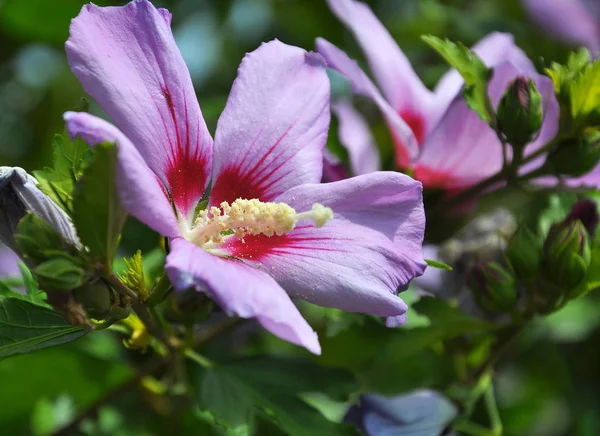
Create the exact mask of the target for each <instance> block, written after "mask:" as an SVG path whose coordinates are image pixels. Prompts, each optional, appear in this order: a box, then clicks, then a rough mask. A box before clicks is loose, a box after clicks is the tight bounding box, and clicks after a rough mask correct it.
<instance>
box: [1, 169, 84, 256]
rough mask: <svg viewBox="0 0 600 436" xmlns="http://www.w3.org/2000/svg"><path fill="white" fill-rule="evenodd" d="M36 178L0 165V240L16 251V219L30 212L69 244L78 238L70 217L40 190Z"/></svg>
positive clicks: (18, 219)
mask: <svg viewBox="0 0 600 436" xmlns="http://www.w3.org/2000/svg"><path fill="white" fill-rule="evenodd" d="M37 184H38V182H37V180H36V179H34V178H33V177H32V176H30V175H29V174H27V172H25V170H24V169H22V168H18V167H0V242H2V243H4V244H5V245H7V246H8V247H9V248H10V249H12V250H14V251H17V249H16V242H15V236H14V235H15V232H16V231H17V226H18V225H19V221H21V219H22V218H23V217H24V216H25V214H27V213H28V212H32V213H34V214H36V215H38V216H39V217H41V218H43V219H44V220H45V221H46V222H47V223H48V224H50V225H51V226H52V228H53V229H54V230H56V231H57V232H58V233H59V234H60V235H61V236H62V237H63V239H64V240H65V241H66V242H68V243H69V244H71V245H75V246H79V245H80V242H79V238H78V237H77V232H76V231H75V227H74V226H73V223H72V222H71V218H69V216H68V215H67V214H66V213H65V211H64V210H62V209H61V208H60V207H59V206H58V205H57V204H56V203H55V202H54V201H53V200H52V199H51V198H50V197H48V196H47V195H46V194H44V193H43V192H42V191H40V190H39V189H38V187H37Z"/></svg>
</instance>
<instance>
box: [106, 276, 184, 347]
mask: <svg viewBox="0 0 600 436" xmlns="http://www.w3.org/2000/svg"><path fill="white" fill-rule="evenodd" d="M106 280H107V281H108V282H109V283H110V284H111V285H112V287H113V289H114V290H115V291H116V292H117V293H118V294H119V295H120V296H121V297H126V298H127V299H128V300H129V304H130V305H131V308H132V309H133V311H134V312H135V314H136V315H137V316H138V318H139V319H140V321H142V323H143V324H144V326H146V329H147V330H148V332H149V333H150V334H151V335H152V336H154V337H155V338H156V339H158V340H159V341H160V342H162V343H163V344H164V345H165V346H166V347H167V349H168V350H169V351H170V352H172V351H173V350H174V347H173V344H172V343H171V341H170V340H169V338H168V337H167V335H166V334H165V332H164V331H163V330H162V329H161V328H160V326H159V325H158V323H157V322H156V320H155V319H154V317H153V316H152V314H151V313H150V311H149V310H148V308H147V307H146V306H145V305H144V304H143V303H141V302H140V300H139V299H138V295H137V294H136V293H135V292H134V291H132V290H131V289H129V288H128V287H127V286H125V285H124V284H123V283H122V282H121V281H120V280H119V279H118V278H117V276H115V275H111V276H109V277H106Z"/></svg>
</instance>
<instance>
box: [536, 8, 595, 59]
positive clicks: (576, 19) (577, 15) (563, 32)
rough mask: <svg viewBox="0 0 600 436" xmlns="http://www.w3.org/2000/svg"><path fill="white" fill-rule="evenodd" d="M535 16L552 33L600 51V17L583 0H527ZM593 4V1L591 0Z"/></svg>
mask: <svg viewBox="0 0 600 436" xmlns="http://www.w3.org/2000/svg"><path fill="white" fill-rule="evenodd" d="M524 4H525V8H526V10H527V12H528V13H529V15H530V17H531V19H532V20H533V21H534V22H536V23H537V24H539V25H540V26H541V27H543V28H544V29H545V30H546V31H548V32H549V33H550V34H553V35H555V36H557V37H558V38H560V39H562V40H564V41H566V42H569V43H572V44H574V45H583V46H585V47H587V48H588V49H589V50H590V51H591V52H592V53H593V54H597V53H598V52H600V20H599V19H598V17H594V14H593V13H592V11H590V10H589V9H588V8H587V7H586V4H585V2H584V1H581V0H524ZM588 4H589V6H590V7H592V6H593V5H592V2H591V1H590V2H588ZM590 9H591V8H590Z"/></svg>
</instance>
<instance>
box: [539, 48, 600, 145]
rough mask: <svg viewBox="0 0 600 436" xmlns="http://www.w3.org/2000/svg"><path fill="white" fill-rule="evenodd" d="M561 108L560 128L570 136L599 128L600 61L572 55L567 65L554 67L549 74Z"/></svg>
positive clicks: (585, 54)
mask: <svg viewBox="0 0 600 436" xmlns="http://www.w3.org/2000/svg"><path fill="white" fill-rule="evenodd" d="M547 73H548V75H549V76H550V78H551V79H552V81H553V83H554V88H555V89H556V94H557V97H558V100H559V102H560V104H561V124H562V127H563V129H566V130H567V131H568V132H569V133H570V134H571V135H573V134H577V132H578V131H580V130H581V129H583V128H585V127H587V126H597V125H599V124H600V61H598V60H595V61H592V59H591V56H590V54H589V52H588V51H587V50H585V49H581V50H580V51H578V52H576V53H572V54H571V55H570V57H569V60H568V62H567V64H566V65H561V64H558V63H553V64H552V66H551V67H550V68H549V69H548V70H547Z"/></svg>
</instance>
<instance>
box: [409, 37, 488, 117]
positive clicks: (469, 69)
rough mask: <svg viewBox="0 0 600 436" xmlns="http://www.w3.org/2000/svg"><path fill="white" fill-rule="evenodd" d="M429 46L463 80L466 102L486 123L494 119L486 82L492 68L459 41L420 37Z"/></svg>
mask: <svg viewBox="0 0 600 436" xmlns="http://www.w3.org/2000/svg"><path fill="white" fill-rule="evenodd" d="M421 38H422V39H423V41H425V42H426V43H427V44H429V46H430V47H431V48H433V49H434V50H435V51H437V52H438V53H439V54H440V55H441V56H442V57H443V58H444V59H445V60H446V62H448V63H449V64H450V65H451V66H452V67H454V68H456V70H457V71H458V72H459V73H460V75H461V76H462V77H463V79H464V80H465V85H466V86H465V89H464V90H463V95H464V97H465V100H466V101H467V104H468V105H469V107H470V108H471V109H473V110H474V111H475V112H477V114H478V115H479V116H480V117H481V119H483V120H484V121H487V122H488V123H491V122H492V120H493V119H494V110H493V108H492V104H491V102H490V99H489V97H488V92H487V88H488V83H489V81H490V79H491V78H492V73H493V72H492V70H491V69H489V68H488V67H486V66H485V64H484V63H483V61H482V60H481V59H480V58H479V57H478V56H477V55H476V54H475V53H473V52H472V51H470V50H469V49H468V48H467V47H465V46H464V45H463V44H461V43H460V42H458V43H454V42H451V41H449V40H447V39H446V40H442V39H440V38H436V37H435V36H431V35H425V36H422V37H421Z"/></svg>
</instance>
